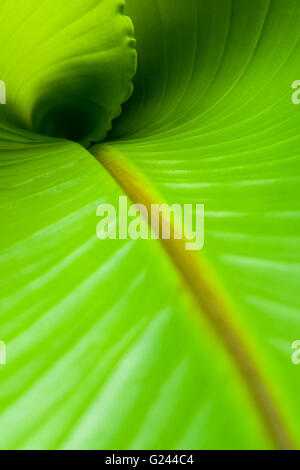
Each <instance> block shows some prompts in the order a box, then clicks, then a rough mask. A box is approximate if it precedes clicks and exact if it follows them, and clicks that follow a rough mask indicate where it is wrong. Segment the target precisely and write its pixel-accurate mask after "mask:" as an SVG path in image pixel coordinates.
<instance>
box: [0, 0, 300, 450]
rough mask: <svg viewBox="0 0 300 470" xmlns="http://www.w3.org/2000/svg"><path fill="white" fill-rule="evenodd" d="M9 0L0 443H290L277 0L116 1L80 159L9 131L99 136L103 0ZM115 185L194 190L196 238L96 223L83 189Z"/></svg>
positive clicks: (293, 239)
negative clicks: (191, 244) (129, 231)
mask: <svg viewBox="0 0 300 470" xmlns="http://www.w3.org/2000/svg"><path fill="white" fill-rule="evenodd" d="M16 3H17V2H16V0H14V1H13V0H10V2H4V3H3V5H2V6H1V7H0V13H1V17H2V13H3V14H4V13H5V17H6V19H7V20H6V21H5V23H4V27H3V30H1V32H0V43H2V45H4V44H6V48H2V47H1V48H0V51H1V52H0V64H1V65H0V78H1V79H3V80H5V81H6V83H7V103H8V104H7V105H6V106H1V107H0V113H1V114H0V117H1V118H2V119H1V123H0V193H1V202H0V216H1V220H2V223H3V229H2V231H1V264H0V270H1V284H0V301H1V311H0V339H1V340H3V341H5V343H6V344H7V365H6V366H0V367H1V368H0V380H1V386H0V428H1V429H4V430H5V432H3V433H1V435H0V447H1V448H4V449H6V448H12V449H16V448H17V449H19V448H25V449H28V448H38V449H49V448H51V449H54V448H60V449H61V448H75V449H78V448H86V449H94V448H97V449H98V448H104V449H140V448H151V449H163V448H165V449H166V448H170V449H172V448H174V449H212V448H213V449H219V448H222V449H230V448H231V449H249V448H250V449H251V448H252V449H253V448H258V449H259V448H272V447H274V446H277V447H288V446H289V445H290V444H291V442H293V441H295V445H296V446H299V442H297V426H298V421H299V416H300V405H299V400H298V396H299V388H300V375H299V370H298V369H297V367H295V366H294V365H293V364H292V362H291V353H292V350H291V345H292V342H293V341H294V340H296V339H299V336H300V334H299V333H300V331H299V330H300V328H299V298H298V295H297V285H298V283H299V282H298V281H299V259H300V253H299V246H300V244H299V190H298V188H299V181H298V179H299V178H298V176H297V175H298V173H299V158H298V148H299V145H298V142H299V140H300V138H299V137H298V132H297V129H298V122H299V121H298V112H299V111H298V110H297V107H296V106H293V105H292V104H291V83H292V82H293V81H294V80H296V79H297V63H299V56H300V49H299V45H298V44H299V36H300V33H299V31H300V29H299V25H300V7H299V5H298V2H297V1H296V0H290V2H289V6H287V2H285V1H283V0H275V1H273V2H269V1H262V0H255V1H253V0H251V1H250V0H245V1H244V2H240V0H233V1H229V0H228V1H227V0H223V1H222V2H219V1H211V0H201V1H199V0H189V2H185V3H183V2H182V0H172V2H166V1H165V0H155V1H152V0H151V1H150V0H128V2H127V3H128V5H127V6H128V8H127V14H128V15H130V17H131V18H132V20H133V22H134V25H135V29H136V37H137V46H138V57H139V60H138V63H139V67H138V71H137V75H136V78H135V91H134V93H133V95H132V98H131V99H130V100H129V101H128V103H127V104H126V105H125V106H124V108H123V114H122V116H121V118H119V120H117V121H115V123H114V125H113V130H112V132H111V133H110V135H109V138H108V140H109V143H108V144H107V146H106V147H103V146H100V147H98V146H96V147H94V148H92V149H91V153H92V154H93V155H95V156H96V158H97V160H98V161H97V160H96V159H95V158H94V156H92V155H91V153H89V152H88V151H87V150H85V149H84V148H83V147H82V146H80V145H79V144H77V143H75V142H71V141H70V140H62V139H56V138H52V137H47V136H41V135H37V134H34V133H33V132H29V131H28V130H37V131H40V132H42V133H46V134H50V135H53V134H54V135H56V136H58V137H61V136H63V137H67V138H71V139H73V140H77V141H80V142H81V143H83V144H85V145H87V144H88V143H89V142H90V141H91V140H101V138H102V137H103V136H104V135H105V133H106V131H107V129H108V128H109V126H110V121H111V119H112V118H113V117H114V116H116V114H117V113H118V109H119V106H120V103H121V102H122V101H124V99H126V97H127V96H128V95H129V91H130V78H131V76H132V74H133V69H134V61H135V55H134V52H133V49H132V41H133V40H132V31H131V26H130V23H129V20H128V19H126V17H124V16H123V15H120V14H119V8H120V5H121V4H122V2H118V1H114V0H106V1H105V0H103V1H102V2H99V1H87V0H85V1H83V0H82V1H79V0H77V1H74V0H73V1H72V2H64V3H63V4H62V3H61V2H56V1H54V0H52V1H51V2H50V1H44V2H41V1H39V2H36V1H35V0H27V2H26V3H25V2H24V5H23V4H22V7H20V8H19V10H16V9H13V7H12V6H11V5H13V6H15V5H14V4H16ZM58 4H59V9H57V11H56V8H55V6H57V5H58ZM18 5H19V3H18ZM117 7H118V8H117ZM14 10H15V11H14ZM105 15H107V16H105ZM12 31H15V34H14V36H11V33H12ZM101 32H102V33H103V35H101ZM84 38H85V39H84ZM20 44H21V46H20ZM104 45H105V46H107V47H108V49H107V48H106V47H104ZM111 48H112V49H113V50H114V53H113V54H112V55H111V54H110V53H107V50H111ZM103 50H105V53H103V52H101V51H103ZM75 52H76V55H74V54H75ZM20 57H24V60H22V61H21V62H20ZM75 57H76V59H75ZM22 73H23V78H22V77H21V76H20V74H21V75H22ZM104 73H105V74H107V75H106V78H103V74H104ZM78 75H79V77H78ZM24 77H25V78H26V80H24ZM108 77H109V78H108ZM77 79H78V80H77ZM72 83H75V85H74V88H73V86H72ZM95 83H99V88H98V87H94V84H95ZM92 85H93V86H92ZM75 95H76V97H77V96H78V101H77V100H74V101H73V98H74V96H75ZM90 100H91V101H92V103H93V104H91V105H89V101H90ZM74 103H76V106H77V105H78V107H77V108H76V112H75V117H76V119H75V121H76V122H74V121H73V119H69V115H70V112H72V116H73V112H74V108H73V105H74ZM71 105H72V106H71ZM70 106H71V108H70ZM74 106H75V105H74ZM94 106H96V109H95V107H94ZM99 109H100V111H99ZM103 109H105V112H104V111H103V113H102V110H103ZM79 116H80V117H82V121H83V124H82V123H81V120H80V122H79V121H78V117H79ZM89 118H90V121H89ZM86 121H87V122H90V123H91V125H88V126H87V127H86V125H85V122H86ZM18 123H20V124H19V127H17V124H18ZM20 126H21V127H26V128H27V129H28V130H26V131H25V130H22V129H21V128H20ZM70 131H71V132H70ZM97 137H98V138H99V139H98V138H97ZM99 162H100V163H101V165H100V164H99ZM107 170H108V171H107ZM124 191H126V192H127V194H129V195H130V197H131V199H132V200H133V202H136V201H135V199H136V200H140V201H141V202H142V201H144V202H146V203H150V202H152V201H153V202H156V198H157V197H162V199H164V200H166V201H168V202H169V203H173V202H177V203H182V204H184V203H204V204H205V209H206V216H205V217H206V218H205V248H204V250H203V252H201V253H200V254H191V255H190V256H189V255H187V254H186V253H185V252H184V251H182V250H181V247H180V246H179V245H177V244H174V243H172V240H171V241H170V243H169V242H168V241H167V242H166V243H160V242H158V241H155V240H138V241H130V240H105V241H100V240H98V239H97V238H96V224H97V218H96V208H97V206H98V205H99V204H100V203H110V204H113V205H115V206H117V205H118V198H119V196H121V195H123V194H124ZM211 266H212V268H211ZM227 297H229V298H230V300H227ZM216 311H218V314H217V315H216V316H215V317H214V314H215V312H216ZM236 351H238V352H236ZM234 352H236V354H234ZM248 359H249V364H248V363H247V360H248ZM252 359H253V362H252Z"/></svg>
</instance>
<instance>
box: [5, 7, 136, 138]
mask: <svg viewBox="0 0 300 470" xmlns="http://www.w3.org/2000/svg"><path fill="white" fill-rule="evenodd" d="M23 3H24V5H23V4H22V5H21V2H20V0H11V1H9V2H2V5H1V6H0V15H1V18H2V19H3V20H2V24H1V37H0V63H1V69H0V71H1V79H2V80H3V81H5V82H6V87H7V90H8V91H7V108H8V109H9V112H10V114H12V117H13V118H14V121H15V122H19V123H20V125H21V126H22V127H25V128H28V129H31V130H34V131H38V132H41V133H44V134H48V135H54V136H56V137H67V138H69V139H72V140H77V141H80V142H81V143H82V144H83V145H88V144H89V143H90V142H91V141H93V140H94V141H97V140H102V139H103V138H104V137H105V135H106V132H107V130H108V129H109V128H110V127H111V121H112V119H113V118H115V117H116V116H117V115H118V114H120V112H121V108H120V104H121V103H123V102H124V101H125V100H126V99H127V98H128V97H129V95H130V93H131V91H132V85H131V78H132V76H133V74H134V71H135V62H136V57H135V50H134V45H135V41H134V39H133V28H132V23H131V21H130V19H129V18H128V17H125V16H124V14H123V10H124V0H102V1H99V0H87V1H85V2H83V1H82V0H73V1H72V5H71V4H70V2H68V1H64V2H62V1H61V0H42V1H39V0H29V1H27V2H26V3H25V2H23ZM2 111H3V110H2ZM3 112H4V111H3Z"/></svg>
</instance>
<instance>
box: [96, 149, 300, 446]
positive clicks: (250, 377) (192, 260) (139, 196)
mask: <svg viewBox="0 0 300 470" xmlns="http://www.w3.org/2000/svg"><path fill="white" fill-rule="evenodd" d="M89 151H90V153H91V154H92V155H93V156H94V157H95V158H96V159H97V160H98V161H99V163H101V164H102V165H103V166H104V168H106V170H107V171H108V172H109V173H110V175H111V176H112V177H113V178H114V180H115V181H116V182H117V183H118V184H119V186H120V187H121V188H122V189H123V191H124V192H125V193H126V194H127V196H128V197H129V198H130V200H131V201H132V202H133V203H135V204H143V205H145V206H146V208H147V209H148V211H150V210H151V205H152V204H161V203H162V202H163V201H162V200H161V197H160V195H159V194H158V193H157V192H156V191H155V189H154V188H151V185H150V183H149V182H148V181H147V180H146V178H145V177H144V176H143V175H142V174H141V173H140V172H139V170H137V168H136V167H135V166H134V165H133V164H132V163H131V162H130V161H128V160H127V159H126V158H125V157H124V156H123V155H121V154H119V153H118V152H116V151H115V150H114V149H112V148H111V147H108V146H104V145H101V144H100V145H95V146H93V147H92V148H90V149H89ZM160 242H161V243H162V245H163V247H164V250H165V251H166V253H167V254H168V256H169V258H170V259H171V261H172V263H173V265H174V266H175V267H176V268H177V270H178V272H179V273H180V275H181V277H182V278H183V280H184V281H185V284H186V285H187V288H188V291H189V293H190V295H191V296H192V297H193V299H194V301H195V304H196V305H197V306H198V310H199V314H202V315H203V314H204V315H205V317H206V319H207V320H208V321H209V323H210V325H211V326H212V327H213V329H214V331H215V333H216V334H217V336H218V338H219V340H221V342H222V343H223V345H224V347H225V348H226V350H227V352H228V353H229V354H230V356H231V358H232V360H233V362H234V364H235V365H236V367H237V369H238V371H239V373H240V375H241V376H242V378H243V380H244V382H245V383H246V385H247V388H248V390H249V392H250V394H251V396H252V399H253V401H254V403H255V406H256V409H257V410H258V412H259V414H260V416H261V419H262V422H263V424H264V427H265V429H266V431H267V433H268V435H269V436H270V438H271V440H272V442H273V443H274V447H275V448H277V449H282V450H284V449H295V445H294V443H293V439H292V437H291V436H290V433H289V430H288V426H287V425H286V423H285V421H284V419H283V417H282V416H281V413H280V410H279V406H278V405H277V403H276V400H275V399H274V397H273V396H272V393H271V391H270V389H269V387H268V385H267V381H266V380H265V378H264V377H263V374H262V372H261V371H260V367H259V365H258V363H257V361H256V360H255V359H254V355H253V354H252V352H251V347H250V346H249V345H248V344H247V341H246V339H245V338H244V334H243V332H242V331H241V329H240V328H239V327H238V326H237V325H235V319H236V318H237V317H236V315H235V314H234V307H233V306H232V305H231V303H230V301H229V299H227V295H226V292H225V291H224V290H223V289H222V286H221V284H220V282H219V280H218V279H217V277H216V275H215V273H214V272H213V270H212V269H211V267H210V266H209V264H208V263H207V262H206V261H205V259H204V258H203V257H202V258H201V257H200V256H199V255H198V254H197V255H196V254H195V252H192V251H186V249H185V240H177V239H175V238H174V228H173V229H172V228H171V237H170V239H168V240H165V239H161V238H160Z"/></svg>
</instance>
